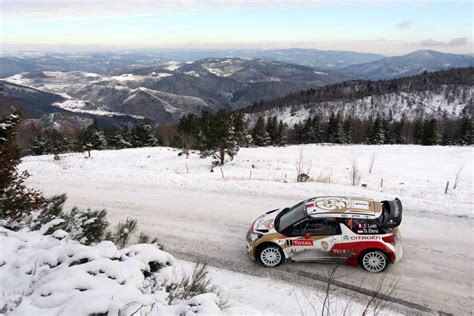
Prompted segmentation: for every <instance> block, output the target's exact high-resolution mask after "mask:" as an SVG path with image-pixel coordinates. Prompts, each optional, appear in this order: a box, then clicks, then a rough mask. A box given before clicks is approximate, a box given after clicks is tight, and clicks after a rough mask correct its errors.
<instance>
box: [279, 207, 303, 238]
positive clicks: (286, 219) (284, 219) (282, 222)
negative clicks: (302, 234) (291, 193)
mask: <svg viewBox="0 0 474 316" xmlns="http://www.w3.org/2000/svg"><path fill="white" fill-rule="evenodd" d="M304 204H305V201H303V202H301V203H298V204H296V205H295V206H293V207H292V208H290V209H289V210H288V211H286V212H285V213H284V214H283V215H281V216H280V219H279V220H278V225H277V227H278V230H279V231H282V230H285V229H286V228H288V227H289V226H290V225H293V224H294V223H296V222H299V221H300V220H302V219H304V218H306V217H307V216H308V214H307V213H306V210H305V207H304Z"/></svg>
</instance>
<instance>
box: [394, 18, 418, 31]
mask: <svg viewBox="0 0 474 316" xmlns="http://www.w3.org/2000/svg"><path fill="white" fill-rule="evenodd" d="M413 24H415V20H403V21H401V22H400V23H397V24H396V25H395V27H396V28H397V29H401V30H406V29H409V28H411V27H412V26H413Z"/></svg>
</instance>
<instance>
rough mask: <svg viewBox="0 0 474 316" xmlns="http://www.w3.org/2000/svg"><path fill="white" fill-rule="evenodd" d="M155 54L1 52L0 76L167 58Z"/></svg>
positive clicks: (107, 68) (97, 69) (106, 68)
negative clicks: (8, 53)
mask: <svg viewBox="0 0 474 316" xmlns="http://www.w3.org/2000/svg"><path fill="white" fill-rule="evenodd" d="M164 61H166V59H161V58H160V57H159V56H157V55H156V54H149V53H146V52H144V53H136V52H95V53H57V52H19V53H14V54H10V55H5V56H0V78H4V77H8V76H12V75H16V74H19V73H22V72H31V71H74V70H78V71H86V72H94V73H108V72H111V71H114V70H116V69H119V68H121V67H125V66H129V65H140V64H142V65H149V64H152V63H160V62H164Z"/></svg>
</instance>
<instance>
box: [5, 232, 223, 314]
mask: <svg viewBox="0 0 474 316" xmlns="http://www.w3.org/2000/svg"><path fill="white" fill-rule="evenodd" d="M58 237H60V238H58ZM66 237H67V236H66V235H65V234H64V232H62V231H57V232H55V233H54V234H53V235H52V236H43V235H41V234H40V233H39V232H27V231H20V232H13V231H10V230H8V229H5V228H1V227H0V249H2V251H1V252H0V263H1V265H0V293H2V295H1V297H0V306H1V307H2V310H4V311H7V312H8V314H9V315H40V314H42V315H89V314H93V313H106V312H108V313H109V315H117V314H119V313H120V315H122V314H123V315H131V314H132V313H133V312H134V311H135V310H138V308H139V307H140V306H142V308H143V311H141V312H140V315H145V314H147V313H155V314H156V313H162V314H167V315H183V314H184V313H186V314H188V313H193V314H221V309H220V308H219V307H218V306H217V304H216V302H217V299H216V296H215V295H214V294H212V293H206V294H201V295H198V296H195V297H192V298H190V299H189V300H187V301H181V302H178V303H177V304H174V305H169V304H168V303H167V301H166V297H167V295H168V294H167V293H166V292H165V290H164V287H163V286H162V285H164V284H166V281H167V279H166V278H161V282H162V283H158V285H159V287H158V289H154V290H151V289H150V288H149V286H148V282H149V281H147V279H146V278H145V275H144V273H143V271H149V270H150V263H151V262H153V263H155V264H158V265H159V266H161V267H167V266H171V265H174V262H175V260H174V258H173V257H172V256H171V255H169V254H168V253H166V252H164V251H162V250H160V249H158V247H157V246H156V245H151V244H140V245H134V246H131V247H129V248H125V249H122V250H119V249H117V248H116V246H115V245H114V244H113V243H112V242H109V241H104V242H101V243H99V244H98V245H96V246H84V245H81V244H79V243H77V242H76V241H72V240H68V239H67V238H66ZM156 275H158V276H159V275H160V271H159V270H158V272H156V273H155V276H156ZM160 284H161V285H160Z"/></svg>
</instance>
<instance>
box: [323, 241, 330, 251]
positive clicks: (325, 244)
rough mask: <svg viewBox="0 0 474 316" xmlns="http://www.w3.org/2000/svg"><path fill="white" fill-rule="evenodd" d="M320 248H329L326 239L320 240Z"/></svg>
mask: <svg viewBox="0 0 474 316" xmlns="http://www.w3.org/2000/svg"><path fill="white" fill-rule="evenodd" d="M321 248H323V249H324V250H328V248H329V244H328V242H327V241H324V240H323V241H321Z"/></svg>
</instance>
